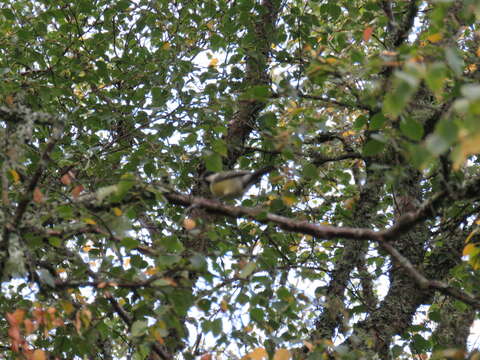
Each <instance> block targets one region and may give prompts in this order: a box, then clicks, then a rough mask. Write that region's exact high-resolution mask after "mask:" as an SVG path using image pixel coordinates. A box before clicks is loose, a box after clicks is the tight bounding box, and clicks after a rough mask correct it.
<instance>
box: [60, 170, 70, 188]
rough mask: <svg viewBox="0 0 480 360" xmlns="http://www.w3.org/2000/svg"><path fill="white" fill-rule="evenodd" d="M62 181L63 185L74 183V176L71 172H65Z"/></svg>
mask: <svg viewBox="0 0 480 360" xmlns="http://www.w3.org/2000/svg"><path fill="white" fill-rule="evenodd" d="M60 182H61V183H62V184H63V185H70V184H71V183H72V177H71V176H70V174H69V173H68V172H67V173H66V174H63V176H62V177H61V178H60Z"/></svg>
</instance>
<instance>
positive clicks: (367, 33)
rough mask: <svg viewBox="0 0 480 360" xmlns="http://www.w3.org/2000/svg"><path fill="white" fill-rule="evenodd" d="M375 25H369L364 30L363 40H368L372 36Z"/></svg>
mask: <svg viewBox="0 0 480 360" xmlns="http://www.w3.org/2000/svg"><path fill="white" fill-rule="evenodd" d="M372 33H373V27H372V26H369V27H367V28H365V30H363V41H365V42H367V41H368V40H370V38H371V37H372Z"/></svg>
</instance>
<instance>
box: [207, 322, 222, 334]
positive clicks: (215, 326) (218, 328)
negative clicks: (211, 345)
mask: <svg viewBox="0 0 480 360" xmlns="http://www.w3.org/2000/svg"><path fill="white" fill-rule="evenodd" d="M222 329H223V324H222V319H215V320H213V321H212V322H211V324H210V330H211V331H212V333H213V335H215V336H218V335H220V333H221V332H222Z"/></svg>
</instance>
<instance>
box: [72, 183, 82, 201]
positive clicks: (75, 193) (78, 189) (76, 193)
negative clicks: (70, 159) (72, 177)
mask: <svg viewBox="0 0 480 360" xmlns="http://www.w3.org/2000/svg"><path fill="white" fill-rule="evenodd" d="M82 191H83V186H82V185H77V186H75V187H74V188H73V189H72V197H73V198H74V199H77V198H78V197H79V196H80V193H81V192H82Z"/></svg>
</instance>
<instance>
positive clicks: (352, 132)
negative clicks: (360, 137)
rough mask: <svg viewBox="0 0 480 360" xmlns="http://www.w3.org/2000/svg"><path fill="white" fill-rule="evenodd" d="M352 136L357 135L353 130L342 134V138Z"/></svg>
mask: <svg viewBox="0 0 480 360" xmlns="http://www.w3.org/2000/svg"><path fill="white" fill-rule="evenodd" d="M350 135H355V131H353V130H348V131H344V132H343V133H342V136H343V137H347V136H350Z"/></svg>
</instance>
